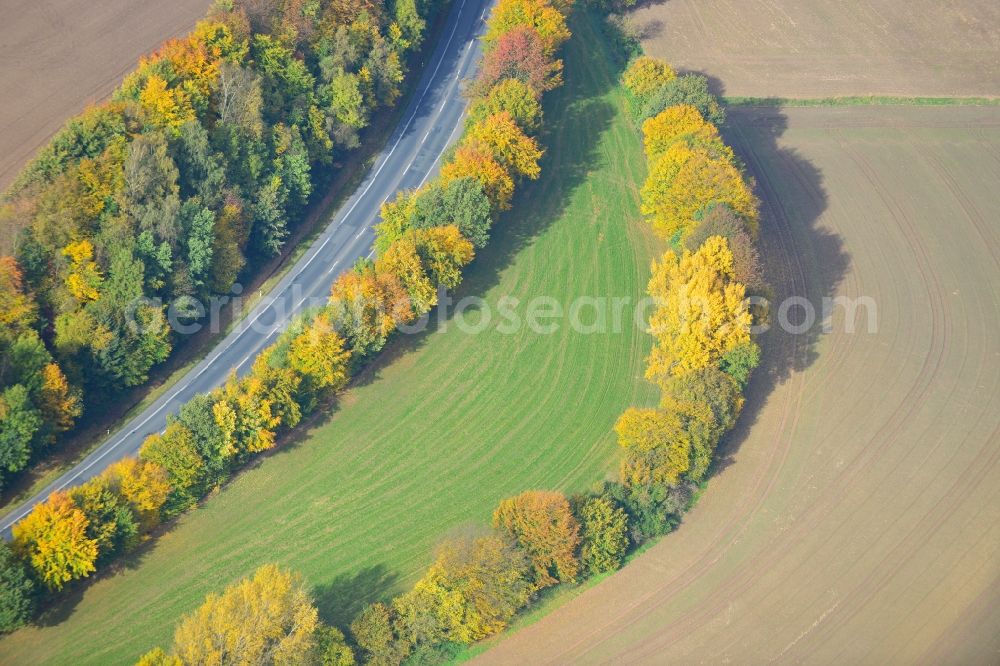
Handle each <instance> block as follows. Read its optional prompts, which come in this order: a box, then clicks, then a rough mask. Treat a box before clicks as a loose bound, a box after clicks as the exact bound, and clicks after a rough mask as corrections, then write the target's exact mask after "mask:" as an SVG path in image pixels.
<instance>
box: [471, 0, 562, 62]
mask: <svg viewBox="0 0 1000 666" xmlns="http://www.w3.org/2000/svg"><path fill="white" fill-rule="evenodd" d="M522 26H523V27H528V28H533V29H534V30H535V31H536V32H537V33H538V36H539V37H541V41H542V45H543V47H544V49H545V53H546V54H548V55H552V54H553V53H555V50H556V49H557V48H559V47H560V46H561V45H562V44H563V42H565V41H566V40H567V39H569V37H570V32H569V28H567V27H566V17H565V16H563V14H562V12H560V11H559V10H558V9H556V8H555V7H554V6H552V4H551V3H550V2H549V1H548V0H500V1H499V2H498V3H497V5H496V7H495V8H494V9H493V13H492V14H491V15H490V20H489V27H488V28H487V30H486V35H485V36H484V37H483V43H484V44H485V47H486V50H487V51H489V50H490V49H492V48H493V45H494V44H496V42H497V40H499V39H500V38H501V37H502V36H503V35H506V34H507V33H508V32H510V31H511V30H513V29H514V28H518V27H522Z"/></svg>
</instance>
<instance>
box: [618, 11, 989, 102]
mask: <svg viewBox="0 0 1000 666" xmlns="http://www.w3.org/2000/svg"><path fill="white" fill-rule="evenodd" d="M632 18H633V20H634V21H635V22H636V23H637V25H638V26H639V27H640V28H641V29H642V30H643V33H644V38H643V46H644V47H645V50H646V53H648V54H649V55H655V56H660V57H662V58H666V59H667V60H668V61H669V62H670V63H672V64H673V65H674V66H675V67H678V68H680V69H684V70H689V71H692V70H693V71H699V72H702V73H704V74H706V75H708V76H711V77H713V79H714V81H715V82H716V84H717V88H718V89H719V90H720V91H721V92H723V93H724V94H726V95H733V96H748V97H765V96H776V97H831V96H842V95H899V96H964V97H969V96H998V95H1000V3H997V2H995V0H962V2H937V1H935V0H908V1H907V2H900V1H899V0H809V1H808V2H802V1H801V0H654V1H653V2H652V3H649V4H643V5H642V6H641V7H640V8H639V9H637V10H635V11H634V12H633V14H632Z"/></svg>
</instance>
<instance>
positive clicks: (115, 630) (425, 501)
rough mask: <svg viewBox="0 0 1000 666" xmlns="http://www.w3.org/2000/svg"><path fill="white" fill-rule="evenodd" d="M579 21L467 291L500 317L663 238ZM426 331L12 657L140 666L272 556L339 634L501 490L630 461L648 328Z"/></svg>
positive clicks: (591, 474) (17, 645)
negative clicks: (506, 208) (511, 195)
mask: <svg viewBox="0 0 1000 666" xmlns="http://www.w3.org/2000/svg"><path fill="white" fill-rule="evenodd" d="M573 29H574V32H575V33H576V36H575V37H574V38H573V39H572V40H571V42H570V44H569V46H568V48H567V53H566V56H565V59H566V85H565V86H564V87H563V88H562V89H560V90H559V91H557V92H555V93H553V94H551V95H550V97H549V99H548V100H547V102H546V113H547V118H548V122H547V125H548V127H549V128H550V129H549V133H548V135H546V136H545V137H543V141H544V143H545V144H546V146H547V148H548V150H547V154H546V156H545V159H544V163H543V176H542V178H541V179H540V181H539V182H537V183H533V184H531V185H529V186H526V187H524V188H523V190H522V194H521V196H519V198H518V199H517V200H516V201H515V208H514V211H513V213H512V214H509V215H507V216H506V217H505V219H503V220H501V221H500V223H499V224H498V225H497V227H496V229H495V237H494V241H493V243H492V244H491V246H490V247H489V248H487V249H486V250H485V251H484V252H483V255H482V256H481V257H479V258H478V259H477V261H476V262H475V264H474V265H473V267H472V268H471V269H470V272H469V274H468V277H467V280H466V282H465V284H464V285H463V287H462V289H461V291H460V293H459V294H457V297H462V296H465V295H478V296H482V297H484V298H485V300H486V302H487V303H488V304H489V305H490V306H493V307H494V308H495V305H496V303H497V301H498V299H500V298H502V297H505V296H513V297H516V298H518V299H520V300H521V301H522V302H524V301H527V300H528V299H530V298H532V297H533V296H539V295H544V296H552V297H555V298H556V299H558V300H559V301H560V302H562V303H564V304H565V303H569V302H570V301H571V300H572V299H573V298H574V297H576V296H607V297H616V296H617V297H628V298H631V299H632V301H633V302H634V301H635V300H637V298H638V297H641V296H642V294H643V293H644V290H645V283H646V280H647V277H648V264H649V260H650V258H651V257H652V255H653V253H654V250H655V248H657V247H658V244H657V241H655V240H654V239H652V238H651V237H650V235H649V233H648V231H647V228H646V225H645V224H644V223H643V222H642V221H641V219H640V216H639V213H638V199H639V196H638V192H637V187H636V184H637V183H640V182H641V181H642V178H643V176H644V173H643V170H644V160H643V159H642V154H641V150H640V145H639V138H638V133H637V132H636V130H635V128H634V127H632V126H630V124H629V122H628V121H627V120H626V119H625V116H624V115H623V113H622V99H621V97H620V95H619V91H618V90H617V89H616V88H615V80H616V72H615V70H614V69H613V67H612V65H611V64H610V63H612V62H613V60H614V59H613V58H612V57H611V56H610V54H609V53H608V52H607V51H606V50H605V48H604V47H603V42H602V38H601V37H600V35H599V33H598V31H597V28H596V24H594V23H591V21H590V19H588V18H587V17H585V16H581V17H577V18H576V19H575V20H574V22H573ZM626 312H627V313H631V308H628V309H627V310H626ZM521 314H523V308H522V309H521ZM585 319H586V317H585ZM432 329H433V330H431V331H429V332H428V333H426V334H423V335H418V336H407V337H404V338H401V339H399V340H397V341H396V342H395V343H394V344H393V346H391V347H390V349H388V350H387V352H386V354H385V356H384V358H383V359H382V361H381V362H380V363H379V364H378V365H377V366H376V367H374V368H372V369H370V370H369V371H368V372H367V373H366V374H365V375H364V376H362V377H360V378H359V379H358V381H357V382H356V383H355V385H354V386H353V387H352V388H351V390H350V391H349V392H348V393H347V394H346V395H345V396H344V397H343V399H342V400H341V402H340V404H339V405H338V406H337V407H336V409H334V410H332V412H331V413H329V414H325V415H322V416H321V417H318V418H317V419H316V421H315V422H314V423H312V424H311V425H310V426H308V427H306V428H304V429H302V430H301V431H300V432H299V433H298V434H297V436H296V437H295V438H293V440H292V441H289V442H286V443H285V444H284V445H283V446H282V448H281V449H280V450H278V451H276V452H275V453H274V454H273V455H271V456H268V457H267V458H265V459H263V460H262V461H260V463H259V464H258V465H256V466H255V468H254V469H251V470H247V471H245V472H244V473H243V474H241V475H239V476H238V477H237V478H236V479H234V480H233V481H232V482H231V483H230V484H229V485H228V486H227V487H226V488H225V489H223V490H222V492H221V493H219V494H218V495H217V496H215V497H212V498H210V499H209V500H208V501H207V502H206V504H205V506H204V507H202V508H200V509H198V510H196V511H194V512H192V513H190V514H188V515H186V516H184V517H183V518H182V519H181V520H180V521H179V522H178V523H177V524H176V525H174V526H172V527H171V528H170V529H169V531H168V532H167V533H165V534H164V535H162V536H161V537H160V538H159V539H157V540H156V541H155V542H153V543H152V544H151V545H150V546H149V547H148V548H146V549H142V550H141V552H140V553H138V554H137V555H136V556H135V557H134V558H133V561H131V562H129V563H128V565H127V566H126V567H123V568H122V569H121V570H119V571H118V572H115V573H111V574H108V575H106V576H104V578H103V579H102V580H100V581H97V582H95V583H93V584H91V585H87V586H85V587H84V588H83V589H82V590H81V591H78V592H76V593H74V594H71V595H70V597H69V598H68V599H67V600H66V602H65V603H63V604H61V605H59V606H58V607H56V608H55V609H53V610H52V612H50V613H49V614H48V615H47V617H45V618H44V619H43V620H42V623H41V624H42V626H39V627H31V628H28V629H24V630H21V631H19V632H17V633H15V634H13V635H12V636H8V637H6V638H4V639H3V640H2V641H0V662H3V663H62V664H69V663H72V664H84V663H88V664H89V663H95V664H96V663H100V664H117V663H131V662H132V661H134V660H135V659H136V658H137V657H138V656H139V655H141V654H142V653H143V652H145V651H146V650H148V649H150V648H152V647H153V646H155V645H157V644H160V645H163V646H164V647H168V646H169V642H170V638H171V635H172V633H173V627H174V624H175V623H176V622H177V620H178V619H179V617H180V616H181V615H182V614H183V613H186V612H189V611H191V610H192V609H194V608H195V607H196V606H197V605H198V604H199V603H200V602H201V600H202V599H203V598H204V596H205V595H206V594H207V593H208V592H211V591H218V590H221V589H222V588H223V587H224V586H225V585H227V584H228V583H230V582H232V581H234V580H235V579H237V578H239V577H242V576H245V575H247V574H249V573H250V572H251V571H253V569H255V568H256V567H257V566H259V565H260V564H262V563H265V562H278V563H280V564H281V565H284V566H287V567H291V568H294V569H297V570H299V571H301V572H302V573H303V574H304V576H305V577H306V579H307V580H308V582H309V583H310V584H311V585H312V586H313V587H314V589H315V592H316V597H317V601H318V604H319V606H320V610H321V614H322V616H323V618H324V619H326V620H327V621H330V622H334V623H337V624H340V625H342V626H343V625H344V624H346V623H347V622H349V621H350V618H351V617H352V616H353V615H354V614H355V613H356V612H357V611H358V610H359V609H360V608H361V607H362V606H363V605H364V604H365V603H367V602H369V601H372V600H375V599H379V598H386V597H389V596H391V595H393V594H395V593H398V592H400V591H402V590H404V589H405V588H406V587H407V586H408V585H409V584H411V583H412V582H413V581H414V580H415V579H416V578H417V577H418V576H419V575H420V573H421V571H422V570H423V568H424V567H426V566H427V564H428V563H429V561H430V559H431V556H432V551H433V548H434V545H435V543H436V542H438V541H439V540H441V539H442V538H443V537H445V536H447V535H448V534H453V533H455V532H456V531H460V530H465V529H469V528H470V527H472V526H477V525H484V524H486V523H487V521H488V519H489V516H490V513H491V511H492V509H493V507H494V506H495V505H496V503H497V502H498V501H499V500H500V499H501V498H503V497H505V496H508V495H511V494H515V493H518V492H520V491H523V490H527V489H530V488H560V489H563V490H565V491H574V490H582V489H584V488H586V487H588V486H589V485H591V484H592V483H594V482H596V481H599V480H601V479H603V478H604V477H605V476H606V475H607V474H608V473H609V472H610V471H611V470H613V469H614V467H615V465H616V460H617V453H616V451H615V448H616V445H615V443H614V439H613V434H612V432H611V426H612V424H613V423H614V420H615V419H616V418H617V416H618V414H619V413H620V412H621V411H622V409H624V408H625V407H626V406H627V405H631V404H644V403H651V402H652V401H653V400H655V394H654V392H653V390H652V387H650V386H648V385H647V384H646V383H645V382H644V381H643V379H642V372H643V368H644V357H645V355H646V353H647V350H648V345H649V336H648V335H646V334H645V333H644V332H642V331H641V330H640V329H639V328H637V327H636V326H634V325H632V323H631V317H630V316H629V317H626V318H625V325H624V326H623V328H622V330H621V332H618V333H614V332H608V333H597V334H590V335H584V334H580V333H575V332H573V331H571V330H569V329H568V326H567V325H566V322H565V321H564V322H563V323H562V325H561V326H560V328H559V330H558V331H556V332H555V333H553V334H551V335H538V334H536V333H531V332H530V331H527V330H524V331H521V332H518V333H516V334H513V335H509V334H508V335H503V334H501V333H499V332H498V331H496V330H495V328H494V327H490V328H489V329H487V331H486V332H484V333H481V334H479V335H470V334H468V333H466V332H463V331H461V330H459V328H458V327H457V326H456V325H455V323H454V322H452V321H446V322H444V323H443V324H442V325H439V326H434V327H432Z"/></svg>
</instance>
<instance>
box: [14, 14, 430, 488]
mask: <svg viewBox="0 0 1000 666" xmlns="http://www.w3.org/2000/svg"><path fill="white" fill-rule="evenodd" d="M436 3H437V0H394V1H393V2H381V1H379V2H371V1H369V0H347V1H344V2H329V1H326V0H276V1H274V2H253V1H251V0H218V1H217V2H216V4H215V5H214V6H213V8H212V9H211V11H210V12H209V15H208V17H207V18H206V19H205V20H203V21H201V22H200V23H198V24H197V26H196V27H195V28H194V30H193V31H192V32H191V33H190V34H189V35H187V36H186V37H183V38H181V39H175V40H171V41H169V42H167V43H165V44H164V45H163V46H162V47H161V48H160V50H159V51H157V52H156V53H154V54H152V55H150V56H148V57H146V58H143V59H142V61H141V62H140V63H139V66H138V68H137V69H136V70H135V71H134V72H132V73H131V74H129V75H128V76H127V77H126V78H125V80H124V81H123V82H122V84H121V86H120V87H119V88H118V89H117V90H116V91H115V93H114V94H113V95H112V98H111V100H110V101H108V102H106V103H104V104H101V105H98V106H95V107H92V108H90V109H88V110H87V111H85V112H84V113H83V114H81V115H80V116H78V117H76V118H74V119H72V120H71V121H69V122H68V123H67V125H66V126H65V127H64V128H63V129H62V130H61V131H60V132H59V133H58V134H57V135H56V136H55V137H54V138H53V139H52V140H51V142H50V143H49V144H48V145H47V146H46V147H45V148H43V149H42V151H41V152H40V154H39V155H38V156H37V157H36V158H35V160H34V161H33V162H32V163H31V164H29V165H28V166H27V167H26V168H25V169H24V171H23V172H22V173H21V174H20V176H19V177H18V179H17V180H16V182H15V184H14V185H13V187H12V188H11V189H10V190H9V191H8V192H7V193H6V194H5V195H4V197H3V198H2V199H0V237H3V238H15V239H16V240H15V241H14V243H13V245H12V246H10V247H5V248H0V252H4V253H10V254H11V255H12V256H3V257H0V416H2V417H0V488H2V484H3V480H4V479H5V478H6V477H9V476H10V475H12V474H16V473H17V472H19V471H21V470H22V469H24V468H25V467H26V466H28V465H29V464H30V462H31V461H32V460H35V459H38V458H40V457H42V456H44V455H45V453H46V452H47V451H49V450H50V449H51V447H53V446H54V445H57V444H58V440H59V436H60V435H61V434H62V433H64V432H65V431H67V430H69V429H71V428H72V427H73V425H74V423H75V421H76V419H77V418H78V417H79V416H80V415H81V413H82V410H83V408H84V405H87V407H88V408H89V409H94V408H99V407H100V406H101V405H103V404H107V403H108V402H109V401H110V400H111V399H112V397H113V396H114V395H115V394H116V393H118V392H120V391H122V390H123V389H126V388H128V387H133V386H137V385H140V384H142V383H143V382H145V381H146V379H147V378H148V376H149V372H150V369H151V368H152V367H153V366H154V365H156V364H158V363H160V362H162V361H164V360H165V359H167V357H168V356H169V355H170V353H171V350H172V349H173V347H174V346H175V345H176V344H177V343H178V342H179V341H180V335H179V334H177V333H174V332H171V331H170V329H169V327H168V326H167V322H166V318H165V307H166V306H165V305H161V303H163V304H165V303H173V304H174V308H175V310H176V312H177V315H178V316H179V317H180V318H181V319H182V320H183V321H184V323H190V322H191V321H193V320H196V319H198V318H199V317H200V316H203V315H204V312H203V311H199V310H198V309H197V307H196V306H194V305H192V304H193V303H194V299H197V300H198V301H200V302H203V303H204V302H206V301H207V299H208V298H209V297H210V296H212V295H218V294H228V293H229V292H230V289H231V287H232V286H233V284H234V282H235V281H236V280H237V278H238V276H240V275H241V274H249V273H250V272H251V271H252V270H253V268H255V267H257V266H259V265H261V264H262V263H263V262H264V261H265V260H267V259H269V258H270V257H272V256H273V255H275V254H276V253H278V252H279V251H280V250H281V249H282V247H283V246H284V245H285V243H286V241H287V239H288V237H289V235H290V233H291V230H292V229H293V228H294V226H295V224H296V223H297V222H298V221H299V220H300V219H301V218H302V217H303V212H304V209H305V206H306V205H307V204H308V203H309V201H310V199H311V197H312V195H313V194H314V192H316V191H317V186H318V185H319V184H320V183H321V182H325V179H328V178H329V176H330V174H331V173H332V170H333V168H334V167H335V165H336V164H337V162H338V160H339V159H341V157H342V156H343V155H344V154H345V153H346V152H347V151H349V150H351V149H353V148H354V147H356V146H357V145H358V142H359V132H360V131H361V130H362V129H363V128H364V127H366V126H367V125H368V124H369V122H370V119H371V117H372V114H373V113H374V112H375V111H376V110H377V109H379V108H383V107H387V106H392V105H393V104H395V103H396V101H397V100H398V98H399V96H400V94H401V85H402V81H403V65H404V60H405V59H406V57H407V54H408V53H410V52H412V51H413V50H414V49H415V48H416V47H417V46H418V45H419V44H420V42H421V40H422V38H423V33H424V28H425V17H427V16H428V15H429V14H430V13H431V12H432V11H433V10H434V9H435V6H436ZM185 303H187V304H188V306H186V305H185ZM135 323H138V324H140V325H139V326H135V325H134V324H135Z"/></svg>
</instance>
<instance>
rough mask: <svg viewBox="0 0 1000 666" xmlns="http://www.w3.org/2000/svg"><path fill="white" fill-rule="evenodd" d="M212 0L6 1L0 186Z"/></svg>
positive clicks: (0, 31) (1, 41)
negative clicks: (87, 106) (73, 118)
mask: <svg viewBox="0 0 1000 666" xmlns="http://www.w3.org/2000/svg"><path fill="white" fill-rule="evenodd" d="M210 4H211V3H210V0H170V1H169V2H151V1H150V0H103V1H101V2H93V1H86V0H62V1H60V2H55V0H5V2H4V6H3V9H2V20H0V100H2V102H0V190H3V189H4V188H6V187H7V186H8V185H10V183H11V181H12V180H13V179H14V177H15V176H16V175H17V172H18V171H20V169H21V167H23V166H24V164H25V163H26V162H28V160H30V159H31V157H32V156H33V155H34V154H35V152H36V151H37V150H38V149H39V148H40V147H41V146H42V145H43V144H44V143H45V142H46V141H47V140H48V138H49V137H51V136H52V134H54V133H55V132H56V130H58V129H59V128H60V127H62V125H63V124H64V123H65V122H66V121H67V120H68V119H69V118H70V117H72V116H73V115H75V114H77V113H79V112H80V111H82V110H83V109H84V108H85V107H86V105H87V104H88V103H93V102H97V101H101V100H103V99H105V98H106V97H107V96H108V95H110V94H111V91H112V90H114V89H115V87H116V86H117V85H118V83H119V82H120V81H121V79H122V76H124V75H125V74H126V73H127V72H129V71H131V70H132V69H133V68H134V67H135V66H136V64H137V63H138V60H139V57H140V56H142V55H144V54H146V53H149V52H150V51H153V50H155V49H156V48H157V47H158V46H159V45H160V44H161V43H162V42H163V41H164V40H166V39H168V38H170V37H176V36H180V35H182V34H184V33H186V32H187V31H188V30H189V29H190V28H191V27H193V26H194V24H195V22H196V21H197V20H198V19H199V18H201V17H202V16H204V15H205V12H206V11H207V10H208V7H209V5H210Z"/></svg>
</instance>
